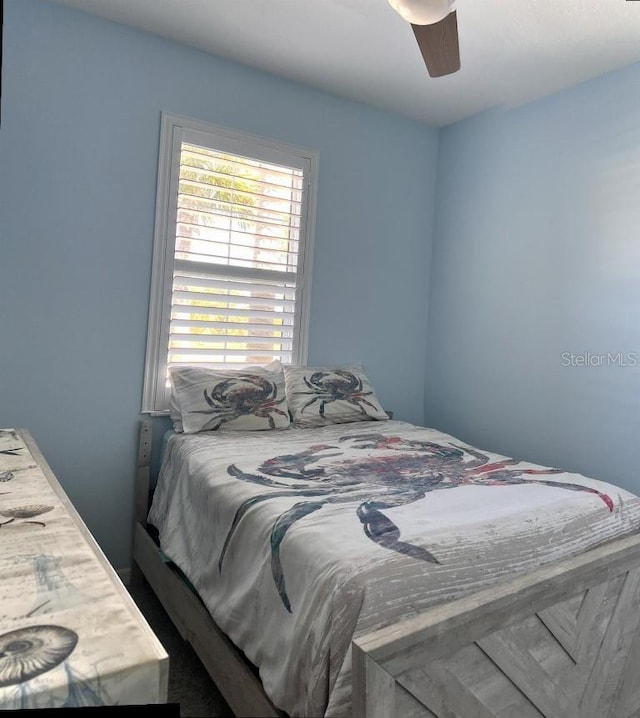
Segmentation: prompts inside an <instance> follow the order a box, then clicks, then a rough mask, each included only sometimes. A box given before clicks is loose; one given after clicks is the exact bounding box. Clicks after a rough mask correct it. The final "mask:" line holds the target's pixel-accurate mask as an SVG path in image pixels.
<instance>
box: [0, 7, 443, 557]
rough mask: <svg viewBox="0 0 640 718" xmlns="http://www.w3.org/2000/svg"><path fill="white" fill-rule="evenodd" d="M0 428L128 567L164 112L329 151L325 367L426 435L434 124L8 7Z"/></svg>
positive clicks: (325, 171)
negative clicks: (340, 369) (44, 469)
mask: <svg viewBox="0 0 640 718" xmlns="http://www.w3.org/2000/svg"><path fill="white" fill-rule="evenodd" d="M4 22H5V27H4V65H3V86H2V125H1V127H0V377H1V379H0V426H3V427H5V426H24V427H26V428H28V429H30V431H31V432H32V434H33V435H34V437H35V439H36V441H37V442H38V444H39V445H40V448H41V449H42V451H43V453H44V454H45V456H46V457H47V458H48V461H49V463H50V464H51V465H52V468H53V470H54V472H55V473H56V474H57V476H58V478H59V480H60V482H61V483H62V485H63V487H64V488H65V490H66V491H67V493H68V494H69V496H70V498H71V500H72V501H73V502H74V504H75V505H76V507H77V508H78V510H79V511H80V513H81V515H82V516H83V518H84V519H85V521H86V522H87V524H88V526H89V528H90V530H91V531H92V532H93V533H94V535H95V536H96V538H97V540H98V541H99V543H100V544H101V546H102V547H103V549H104V550H105V552H106V554H107V556H108V557H109V558H110V559H111V561H112V562H113V563H114V564H115V565H116V566H118V567H125V566H127V565H129V561H130V559H129V551H130V542H131V522H132V503H133V477H134V466H135V459H136V445H137V424H138V421H139V419H140V418H141V416H140V413H139V412H140V402H141V393H142V373H143V363H144V353H145V342H146V331H147V312H148V300H149V280H150V272H151V253H152V243H153V222H154V210H155V190H156V173H157V161H158V142H159V128H160V113H161V111H162V110H166V111H168V112H173V113H176V114H182V115H189V116H192V117H195V118H198V119H201V120H205V121H209V122H214V123H217V124H220V125H223V126H228V127H232V128H235V129H240V130H246V131H249V132H252V133H255V134H260V135H264V136H266V137H271V138H274V139H277V140H282V141H285V142H290V143H293V144H297V145H300V146H304V147H309V148H311V149H314V150H317V151H318V152H319V157H320V163H319V167H320V183H319V193H318V211H317V226H316V240H315V264H314V272H313V285H312V300H311V302H312V306H311V333H310V346H309V361H310V363H338V362H339V363H343V362H344V363H347V362H352V361H362V362H363V363H364V365H365V368H366V369H367V371H368V373H369V375H370V377H371V379H372V381H373V383H374V385H375V386H376V389H377V390H378V393H379V394H380V397H381V400H382V401H383V403H384V404H385V405H386V406H389V407H390V408H392V409H393V410H394V411H395V412H396V416H397V417H398V418H403V419H406V420H409V421H413V422H417V423H421V422H422V420H423V408H424V407H423V399H424V357H425V352H426V333H427V327H426V313H427V294H428V282H427V277H428V274H429V256H430V249H431V231H432V226H433V202H434V196H435V177H436V163H437V142H438V137H437V132H436V131H434V130H432V129H430V128H427V127H425V126H423V125H420V124H418V123H414V122H412V121H409V120H407V119H404V118H402V117H400V116H395V115H392V114H389V113H385V112H381V111H377V110H375V109H372V108H368V107H366V106H364V105H360V104H358V103H355V102H351V101H347V100H343V99H340V98H337V97H334V96H331V95H329V94H325V93H322V92H319V91H315V90H312V89H309V88H307V87H304V86H302V85H297V84H295V83H292V82H287V81H285V80H282V79H278V78H276V77H273V76H270V75H267V74H264V73H261V72H258V71H256V70H252V69H249V68H246V67H243V66H240V65H237V64H234V63H230V62H227V61H224V60H221V59H218V58H215V57H212V56H209V55H206V54H204V53H201V52H198V51H196V50H193V49H189V48H187V47H183V46H180V45H178V44H174V43H171V42H169V41H166V40H163V39H160V38H157V37H152V36H150V35H146V34H144V33H141V32H138V31H135V30H132V29H130V28H126V27H124V26H120V25H117V24H114V23H110V22H107V21H104V20H101V19H98V18H95V17H92V16H90V15H87V14H84V13H80V12H77V11H72V10H69V9H68V8H65V7H63V6H60V5H56V4H52V3H48V2H44V1H43V0H6V2H5V18H4Z"/></svg>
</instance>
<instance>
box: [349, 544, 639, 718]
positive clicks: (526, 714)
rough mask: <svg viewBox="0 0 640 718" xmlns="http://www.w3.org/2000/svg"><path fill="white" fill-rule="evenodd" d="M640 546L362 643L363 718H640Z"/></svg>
mask: <svg viewBox="0 0 640 718" xmlns="http://www.w3.org/2000/svg"><path fill="white" fill-rule="evenodd" d="M639 623H640V537H639V536H638V535H634V536H632V537H629V538H625V539H621V540H618V541H615V542H612V543H609V544H606V545H604V546H601V547H599V548H596V549H593V550H591V551H589V552H588V553H585V554H582V555H580V556H577V557H575V558H571V559H567V560H564V561H561V562H558V563H555V564H553V565H549V566H547V567H544V568H542V569H539V570H538V571H536V572H534V573H531V574H529V575H528V576H525V577H523V578H518V579H515V580H512V581H509V582H507V583H505V584H502V585H499V586H497V587H494V588H492V589H489V590H486V591H482V592H480V593H476V594H474V595H472V596H469V597H467V598H464V599H462V600H459V601H455V602H452V603H449V604H446V605H442V606H437V607H435V608H433V609H431V610H429V611H427V612H425V613H423V614H421V615H420V616H417V617H415V618H413V619H410V620H407V621H402V622H400V623H397V624H394V625H392V626H389V627H388V628H385V629H382V630H379V631H375V632H373V633H370V634H367V635H365V636H362V637H360V638H358V639H357V640H355V641H354V644H353V700H354V713H353V715H354V718H362V717H363V716H366V717H367V718H387V717H388V716H401V717H402V718H417V716H425V717H428V718H433V717H435V718H494V717H495V718H498V717H499V718H534V717H535V718H541V717H542V716H544V717H545V718H630V717H631V716H640V631H639Z"/></svg>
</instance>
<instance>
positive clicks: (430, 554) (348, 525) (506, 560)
mask: <svg viewBox="0 0 640 718" xmlns="http://www.w3.org/2000/svg"><path fill="white" fill-rule="evenodd" d="M149 520H150V522H151V523H152V524H153V525H155V526H156V527H157V528H158V530H159V533H160V540H161V546H162V549H163V550H164V552H165V553H166V554H167V555H168V557H169V558H170V559H171V560H173V561H174V562H175V563H176V564H177V565H178V566H179V567H180V568H181V570H182V571H183V572H184V573H185V575H186V576H187V577H188V578H189V580H190V581H191V582H192V583H193V584H194V586H195V587H196V589H197V590H198V592H199V594H200V596H201V597H202V599H203V600H204V602H205V604H206V605H207V607H208V609H209V610H210V612H211V614H212V615H213V617H214V619H215V621H216V622H217V624H218V625H219V626H220V627H221V628H222V630H224V631H225V632H226V633H227V634H228V635H229V636H230V638H231V639H232V640H233V641H234V642H235V644H236V645H237V646H238V647H239V648H240V649H241V650H242V651H243V652H244V653H245V654H246V656H247V657H248V658H249V660H251V661H252V662H253V663H254V664H255V665H256V666H257V667H258V668H259V671H260V676H261V678H262V682H263V684H264V687H265V690H266V692H267V694H268V695H269V696H270V698H271V700H272V701H273V703H274V704H275V705H276V706H278V707H279V708H281V709H282V710H284V711H286V712H287V713H288V714H289V715H291V716H323V715H325V716H344V715H349V713H350V680H351V676H350V667H351V655H350V645H351V641H352V639H353V638H354V637H355V636H358V635H361V634H363V633H366V632H369V631H372V630H375V629H377V628H381V627H383V626H385V625H389V624H390V623H393V622H395V621H397V620H401V619H404V618H408V617H411V616H413V615H415V614H416V613H419V612H420V611H423V610H425V609H427V608H429V607H431V606H433V605H436V604H438V603H442V602H445V601H449V600H453V599H456V598H461V597H463V596H465V595H468V594H470V593H472V592H476V591H479V590H481V589H483V588H487V587H488V586H491V585H492V584H496V583H497V582H500V581H503V580H505V579H507V578H510V577H514V576H516V575H518V574H523V573H525V572H528V571H530V570H532V569H534V568H536V567H538V566H540V565H542V564H544V563H548V562H550V561H555V560H558V559H561V558H565V557H569V556H572V555H575V554H578V553H580V552H582V551H585V550H587V549H589V548H592V547H594V546H597V545H599V544H602V543H604V542H606V541H609V540H612V539H614V538H617V537H621V536H624V535H627V534H630V533H632V532H635V531H637V530H638V528H639V527H640V499H638V498H637V497H636V496H634V495H633V494H631V493H629V492H627V491H625V490H623V489H621V488H618V487H616V486H613V485H611V484H607V483H604V482H600V481H596V480H593V479H590V478H587V477H584V476H581V475H578V474H569V473H565V472H563V471H562V470H560V469H557V468H553V467H545V466H538V465H534V464H530V463H526V462H521V461H517V460H515V459H510V458H507V457H504V456H499V455H496V454H491V453H489V452H486V451H480V450H478V449H476V448H474V447H471V446H468V445H465V444H464V443H463V442H461V441H458V440H457V439H455V438H454V437H452V436H449V435H447V434H443V433H441V432H438V431H435V430H432V429H425V428H421V427H416V426H413V425H410V424H406V423H403V422H398V421H380V422H377V421H376V422H374V421H370V422H359V423H354V424H349V425H345V424H342V425H334V426H327V427H323V428H320V429H317V428H316V429H287V430H281V431H266V432H227V433H225V434H223V433H221V432H217V433H216V434H215V435H212V434H210V433H206V432H205V433H202V434H196V435H191V436H183V435H175V436H172V437H171V438H170V439H169V441H168V443H167V450H166V452H165V456H164V459H163V464H162V468H161V472H160V477H159V481H158V487H157V489H156V492H155V495H154V500H153V504H152V507H151V512H150V515H149Z"/></svg>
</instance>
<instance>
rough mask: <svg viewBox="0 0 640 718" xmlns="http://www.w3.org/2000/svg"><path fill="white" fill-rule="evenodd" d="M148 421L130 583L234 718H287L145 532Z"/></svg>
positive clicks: (141, 444) (140, 465)
mask: <svg viewBox="0 0 640 718" xmlns="http://www.w3.org/2000/svg"><path fill="white" fill-rule="evenodd" d="M151 437H152V421H151V419H145V420H143V421H141V422H140V438H139V444H138V462H137V468H136V488H135V509H134V529H133V565H132V572H131V576H132V581H142V580H146V582H147V583H148V585H149V586H150V587H151V588H152V589H153V592H154V593H155V594H156V596H157V598H158V600H159V601H160V603H161V604H162V606H163V608H164V609H165V611H166V612H167V614H168V615H169V617H170V618H171V621H172V622H173V624H174V625H175V627H176V628H177V630H178V631H179V633H180V635H181V636H182V638H183V639H184V640H185V641H188V642H189V643H190V644H191V646H192V648H193V649H194V651H195V652H196V654H197V655H198V658H199V659H200V660H201V661H202V664H203V665H204V667H205V668H206V670H207V672H208V673H209V675H210V676H211V678H212V680H213V681H214V683H215V684H216V686H217V688H218V689H219V691H220V693H221V694H222V696H223V697H224V699H225V700H226V702H227V703H228V705H229V707H230V708H231V710H232V711H233V712H234V714H235V715H237V716H244V717H246V718H252V717H253V718H286V716H285V714H284V713H282V711H279V710H278V709H277V708H275V707H274V705H273V704H272V703H271V701H270V700H269V698H268V697H267V695H266V693H265V692H264V689H263V687H262V684H261V682H260V679H259V678H258V676H257V674H256V672H255V670H254V669H253V667H252V666H251V665H250V664H249V663H248V662H247V660H246V658H245V657H244V655H243V654H242V653H241V652H240V651H239V650H238V649H237V648H236V647H235V646H234V645H233V643H232V642H231V641H230V640H229V639H228V638H227V636H226V635H225V634H224V633H223V632H222V631H221V630H220V629H219V628H218V626H217V625H216V624H215V622H214V621H213V619H212V618H211V616H210V614H209V612H208V611H207V609H206V607H205V606H204V604H203V603H202V601H201V600H200V598H199V597H198V596H197V595H196V594H195V593H194V591H193V589H192V588H191V587H190V586H189V585H188V584H187V582H186V581H185V580H184V578H183V577H182V575H181V574H180V573H179V571H178V570H177V569H176V567H175V566H173V565H171V564H169V563H167V561H166V559H165V557H164V556H163V555H161V552H160V549H159V547H158V546H157V545H156V543H155V542H154V540H153V539H152V538H151V536H150V534H149V532H148V531H147V515H148V512H149V498H150V495H149V490H150V464H151Z"/></svg>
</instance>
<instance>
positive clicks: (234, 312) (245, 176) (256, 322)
mask: <svg viewBox="0 0 640 718" xmlns="http://www.w3.org/2000/svg"><path fill="white" fill-rule="evenodd" d="M316 174H317V158H316V155H315V153H313V152H310V151H308V150H302V149H299V148H296V147H291V146H289V145H283V144H281V143H277V142H274V141H271V140H266V139H263V138H260V137H254V136H251V135H247V134H244V133H239V132H234V131H232V130H227V129H223V128H219V127H215V126H213V125H208V124H206V123H202V122H197V121H195V120H190V119H187V118H183V117H176V116H173V115H167V114H163V116H162V126H161V137H160V163H159V167H158V196H157V204H156V229H155V240H154V250H153V269H152V278H151V298H150V308H149V332H148V337H147V356H146V362H145V381H144V394H143V400H142V411H143V412H163V411H166V409H167V407H168V401H169V385H168V381H167V376H168V375H167V367H168V366H169V365H172V364H198V365H201V366H211V367H217V368H220V367H238V368H240V367H242V365H256V364H266V363H268V362H270V361H272V360H273V359H276V358H277V359H280V360H281V361H282V362H284V363H294V364H304V363H306V359H307V325H308V318H309V290H310V279H311V255H312V226H313V216H314V206H315V185H316V181H315V178H316Z"/></svg>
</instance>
